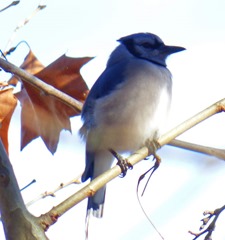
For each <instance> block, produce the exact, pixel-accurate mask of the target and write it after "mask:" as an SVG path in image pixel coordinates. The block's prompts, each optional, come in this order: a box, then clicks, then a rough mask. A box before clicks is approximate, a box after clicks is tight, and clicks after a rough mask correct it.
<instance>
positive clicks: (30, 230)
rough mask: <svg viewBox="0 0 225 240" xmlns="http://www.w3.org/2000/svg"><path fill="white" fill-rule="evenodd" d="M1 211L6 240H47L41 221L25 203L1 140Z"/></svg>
mask: <svg viewBox="0 0 225 240" xmlns="http://www.w3.org/2000/svg"><path fill="white" fill-rule="evenodd" d="M0 210H1V216H2V218H1V220H2V223H3V227H4V232H5V237H6V239H18V240H24V239H31V240H36V239H43V240H44V239H47V237H46V235H45V232H44V230H43V227H42V225H41V224H40V222H39V219H38V218H36V217H34V216H33V215H32V214H30V213H29V212H28V211H27V209H26V207H25V205H24V202H23V199H22V196H21V194H20V190H19V186H18V183H17V181H16V177H15V175H14V172H13V168H12V165H11V164H10V161H9V159H8V156H7V154H6V151H5V149H4V147H3V144H2V142H1V140H0Z"/></svg>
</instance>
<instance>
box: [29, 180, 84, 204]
mask: <svg viewBox="0 0 225 240" xmlns="http://www.w3.org/2000/svg"><path fill="white" fill-rule="evenodd" d="M80 177H81V176H78V177H76V178H74V179H72V180H71V181H69V182H67V183H60V184H59V186H58V187H56V188H55V189H54V190H52V191H45V192H44V193H42V194H40V195H38V196H37V197H36V198H34V199H33V200H31V201H30V202H28V203H26V206H27V207H29V206H30V205H32V204H34V203H35V202H37V201H39V200H40V199H43V198H46V197H55V193H56V192H58V191H59V190H61V189H63V188H65V187H68V186H70V185H72V184H80V181H79V179H80Z"/></svg>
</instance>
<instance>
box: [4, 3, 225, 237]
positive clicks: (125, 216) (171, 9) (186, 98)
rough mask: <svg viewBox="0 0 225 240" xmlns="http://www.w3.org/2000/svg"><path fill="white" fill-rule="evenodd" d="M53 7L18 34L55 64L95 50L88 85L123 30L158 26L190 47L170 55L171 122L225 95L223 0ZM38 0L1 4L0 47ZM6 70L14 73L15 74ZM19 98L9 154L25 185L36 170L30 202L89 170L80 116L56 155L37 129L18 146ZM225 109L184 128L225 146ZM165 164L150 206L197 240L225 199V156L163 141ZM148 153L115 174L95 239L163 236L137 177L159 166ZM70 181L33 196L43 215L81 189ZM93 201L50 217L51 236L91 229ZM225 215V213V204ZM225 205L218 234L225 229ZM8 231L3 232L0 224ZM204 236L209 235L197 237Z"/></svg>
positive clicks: (162, 220) (192, 137) (180, 233)
mask: <svg viewBox="0 0 225 240" xmlns="http://www.w3.org/2000/svg"><path fill="white" fill-rule="evenodd" d="M9 2H10V1H6V0H4V1H3V0H2V1H1V3H0V8H3V7H4V6H6V5H8V4H9ZM42 3H43V4H47V7H46V8H45V9H44V10H42V11H41V12H39V13H38V14H37V15H36V16H35V17H34V18H33V19H32V20H31V21H30V22H29V23H28V24H27V25H26V26H25V27H23V28H21V29H20V30H19V31H18V33H17V35H16V38H15V39H14V44H13V45H16V44H17V43H18V42H19V41H21V40H26V41H27V42H28V44H29V45H30V46H31V49H32V51H33V52H34V53H35V54H36V56H37V57H38V59H39V60H40V61H41V62H42V63H43V64H45V65H48V64H49V63H51V62H52V61H54V60H55V59H56V58H58V57H59V56H61V55H62V54H64V53H65V52H67V53H68V55H70V56H77V57H78V56H79V57H83V56H96V58H95V59H94V60H93V61H92V62H90V63H88V64H87V65H86V66H85V67H83V69H82V75H83V77H84V78H85V80H86V81H87V83H88V85H89V87H91V86H92V84H93V82H94V81H95V80H96V79H97V77H98V76H99V74H100V73H101V72H102V71H103V69H104V66H105V63H106V61H107V57H108V55H109V54H110V52H111V51H112V50H113V48H114V47H115V46H116V44H117V43H116V40H117V39H118V38H120V37H122V36H125V35H128V34H131V33H136V32H152V33H155V34H157V35H158V36H159V37H160V38H162V39H163V41H164V42H165V43H166V44H168V45H169V44H171V45H178V46H183V47H185V48H186V49H187V50H186V51H184V52H180V53H177V54H174V55H173V56H171V57H170V58H169V59H168V61H167V63H168V68H169V69H170V70H171V72H172V74H173V84H174V87H173V104H172V109H171V114H170V119H169V121H168V129H169V128H171V127H172V126H175V125H176V124H178V123H180V122H182V121H183V120H186V119H187V118H189V117H191V116H192V115H194V114H195V113H197V112H198V111H200V110H202V109H204V108H206V107H207V106H209V105H211V104H212V103H214V102H215V101H218V100H220V99H221V98H224V97H225V83H224V81H225V72H224V55H225V14H224V13H225V1H224V0H214V1H212V0H211V1H210V0H167V1H166V0H136V1H134V0H113V1H105V0H96V1H91V0H89V1H88V0H82V1H76V0H64V1H54V0H48V1H43V2H42ZM38 4H39V1H36V0H33V1H28V0H21V1H20V4H19V5H18V6H15V7H12V8H10V9H8V10H7V11H4V12H2V13H0V22H1V24H0V32H1V37H0V44H1V45H0V48H1V49H2V50H4V48H5V46H6V45H7V42H8V40H9V39H10V37H11V35H12V33H13V30H14V29H15V27H16V26H17V25H18V24H19V23H20V22H21V21H22V20H23V19H25V18H26V17H28V16H29V15H30V14H31V13H32V12H33V11H34V9H35V8H36V7H37V5H38ZM28 51H29V49H28V48H27V47H26V45H21V46H20V47H19V48H18V49H17V51H16V52H15V53H12V54H11V55H10V56H9V57H8V60H9V61H11V62H12V63H14V64H17V65H20V64H21V63H22V61H23V59H24V58H25V56H26V54H27V53H28ZM1 74H2V78H4V77H6V78H9V77H10V75H7V76H5V75H4V74H3V73H1ZM19 114H20V108H19V107H18V108H17V110H16V112H15V114H14V117H13V120H12V124H11V128H10V159H11V161H12V164H13V166H14V170H15V173H16V176H17V179H18V182H19V185H20V187H23V186H24V185H26V184H27V183H29V182H30V181H31V180H32V179H36V180H37V183H35V184H33V185H32V186H31V187H29V188H28V189H26V190H24V191H23V196H24V200H25V202H28V201H30V200H32V199H34V198H35V197H36V196H37V195H39V194H40V193H43V192H45V191H51V190H53V189H54V188H56V187H57V186H58V185H59V184H60V183H61V182H64V183H65V182H67V181H69V180H71V179H73V178H74V177H76V176H77V175H78V174H80V173H81V172H82V171H83V168H84V144H83V143H82V142H81V140H80V139H79V137H78V135H77V130H78V129H79V127H80V125H81V123H80V120H79V118H73V119H71V123H72V128H73V135H71V134H69V133H68V132H62V134H61V140H60V144H59V146H58V150H57V152H56V154H55V155H54V156H52V155H51V154H50V153H49V152H48V151H47V150H46V148H45V146H44V144H43V143H42V142H41V141H40V140H39V139H38V140H35V141H33V142H32V143H31V144H30V145H29V146H27V147H26V148H25V149H24V150H23V151H22V152H20V142H19V134H20V122H19ZM224 122H225V115H224V113H223V114H218V115H217V116H215V117H213V118H211V119H209V120H207V121H206V122H204V123H202V124H200V125H199V126H197V127H195V128H194V129H192V130H190V131H189V132H188V133H185V134H183V135H182V136H181V137H180V138H181V139H185V140H187V141H191V142H196V143H199V144H205V145H208V146H214V147H218V148H224V147H225V141H224V140H225V124H224ZM159 155H160V156H161V158H162V164H161V166H160V168H159V170H157V172H156V173H155V174H154V176H153V178H152V179H151V181H150V184H149V186H148V188H147V191H146V193H145V195H144V197H142V198H141V202H142V204H143V207H144V209H145V211H146V213H147V214H148V216H149V217H150V218H151V220H152V221H153V222H154V224H155V225H156V227H157V228H158V229H159V231H160V232H161V234H162V235H163V236H164V238H165V240H174V239H175V240H180V239H182V240H191V239H193V237H192V236H191V235H190V234H188V230H193V231H196V232H197V231H198V228H199V226H200V224H201V222H200V219H201V218H202V217H203V216H202V213H203V211H204V210H207V209H209V210H213V209H215V208H218V207H221V206H222V205H224V204H225V201H224V199H225V191H224V187H223V182H224V180H225V177H224V176H225V163H224V162H223V161H221V160H218V159H216V158H214V157H209V156H206V155H203V154H197V153H194V152H189V151H185V150H181V149H176V148H172V147H168V146H167V147H163V148H162V149H161V150H160V151H159ZM151 164H152V162H151V161H144V162H142V163H140V164H139V165H137V166H135V167H134V169H133V171H132V172H128V174H127V176H126V178H124V179H120V178H117V179H116V180H115V181H112V182H111V183H110V184H108V189H107V196H106V206H105V212H104V217H103V219H101V220H96V219H93V220H91V226H90V238H89V239H90V240H101V239H108V240H115V239H116V240H117V239H123V240H136V239H140V240H147V239H152V240H158V239H160V238H159V236H158V235H157V233H156V232H155V230H154V229H153V227H152V226H151V225H150V223H149V222H148V220H147V219H146V218H145V216H144V214H143V213H142V211H141V208H140V206H139V204H138V201H137V198H136V184H137V180H138V177H139V176H140V175H141V174H142V173H143V172H144V171H146V169H148V168H149V167H150V166H151ZM79 188H80V186H75V185H73V186H70V187H68V188H67V189H64V190H62V191H60V192H58V193H57V194H56V197H55V198H50V197H49V198H46V199H44V200H41V201H39V202H37V203H36V204H34V205H32V207H30V208H29V210H30V211H31V212H32V213H33V214H35V215H37V216H38V215H40V214H41V213H44V212H46V211H48V210H49V209H50V208H52V207H53V206H54V205H56V204H58V203H59V202H60V201H62V200H63V199H65V198H66V197H68V196H69V195H70V194H72V193H74V192H75V191H76V190H77V189H79ZM85 212H86V201H84V202H82V203H81V204H79V205H78V206H75V207H74V208H73V209H72V210H71V211H69V212H68V213H66V214H65V215H64V216H62V217H61V218H60V219H59V220H58V222H57V223H56V224H55V225H54V226H52V227H51V228H50V229H49V230H48V232H47V236H48V237H49V239H51V240H61V239H67V240H73V239H84V228H85V224H84V221H85ZM223 215H224V214H223ZM223 215H221V218H220V220H219V221H218V223H217V228H216V231H215V233H214V234H213V239H214V240H221V239H225V231H224V221H225V217H224V216H223ZM0 239H4V234H3V231H2V230H1V231H0ZM199 239H203V237H202V238H199Z"/></svg>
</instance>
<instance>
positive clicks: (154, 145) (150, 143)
mask: <svg viewBox="0 0 225 240" xmlns="http://www.w3.org/2000/svg"><path fill="white" fill-rule="evenodd" d="M145 146H146V147H147V148H148V153H149V155H153V157H154V158H153V160H155V164H154V166H153V167H151V168H150V169H149V170H148V171H147V172H145V173H144V174H142V175H141V177H140V178H139V181H138V185H139V183H140V181H141V180H142V179H143V178H144V177H145V176H146V174H147V173H149V172H151V173H150V176H149V178H148V180H147V182H146V184H145V187H144V190H143V191H142V194H141V195H142V196H143V194H144V192H145V189H146V187H147V185H148V182H149V180H150V178H151V177H152V175H153V173H154V172H155V170H156V169H157V168H158V167H159V165H160V163H161V158H160V157H159V155H157V154H156V150H157V149H158V148H160V147H161V146H160V144H159V143H158V141H157V140H156V138H155V139H153V140H150V139H147V140H146V141H145Z"/></svg>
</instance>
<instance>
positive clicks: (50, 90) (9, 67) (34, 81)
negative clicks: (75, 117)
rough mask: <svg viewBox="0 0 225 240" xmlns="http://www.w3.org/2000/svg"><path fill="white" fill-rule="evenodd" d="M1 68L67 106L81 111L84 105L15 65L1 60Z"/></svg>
mask: <svg viewBox="0 0 225 240" xmlns="http://www.w3.org/2000/svg"><path fill="white" fill-rule="evenodd" d="M0 67H1V68H2V69H4V71H5V72H10V73H13V74H15V75H16V76H18V77H20V78H22V79H23V80H24V81H26V82H28V83H29V84H31V85H33V86H34V87H36V88H38V89H39V90H41V91H43V93H44V94H48V95H51V96H54V97H56V98H57V99H58V100H60V101H61V102H63V103H65V104H66V105H68V106H70V107H73V108H75V109H76V110H78V111H81V109H82V106H83V104H82V103H81V102H79V101H77V100H76V99H74V98H72V97H70V96H69V95H67V94H65V93H63V92H61V91H59V90H58V89H56V88H54V87H53V86H51V85H49V84H47V83H45V82H43V81H42V80H40V79H38V78H37V77H35V76H33V75H31V74H30V73H28V72H26V71H24V70H23V69H21V68H18V67H17V66H15V65H13V64H12V63H9V62H7V61H5V60H4V59H2V58H0Z"/></svg>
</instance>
